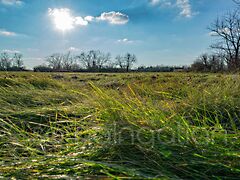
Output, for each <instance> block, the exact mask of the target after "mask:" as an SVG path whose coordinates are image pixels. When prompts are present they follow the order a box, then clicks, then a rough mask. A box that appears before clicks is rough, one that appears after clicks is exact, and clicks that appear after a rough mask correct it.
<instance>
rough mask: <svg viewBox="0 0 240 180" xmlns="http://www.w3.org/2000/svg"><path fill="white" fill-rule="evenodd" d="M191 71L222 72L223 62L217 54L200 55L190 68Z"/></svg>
mask: <svg viewBox="0 0 240 180" xmlns="http://www.w3.org/2000/svg"><path fill="white" fill-rule="evenodd" d="M191 68H192V70H194V71H200V72H218V71H223V70H224V62H223V60H222V57H221V56H219V55H218V54H211V55H208V54H206V53H205V54H202V55H201V56H199V57H198V58H197V60H196V61H195V62H194V63H193V64H192V66H191Z"/></svg>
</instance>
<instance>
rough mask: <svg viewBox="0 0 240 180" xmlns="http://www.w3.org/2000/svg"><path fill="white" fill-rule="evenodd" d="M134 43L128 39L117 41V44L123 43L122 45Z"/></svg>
mask: <svg viewBox="0 0 240 180" xmlns="http://www.w3.org/2000/svg"><path fill="white" fill-rule="evenodd" d="M133 42H134V41H132V40H129V39H127V38H124V39H119V40H117V43H122V44H131V43H133Z"/></svg>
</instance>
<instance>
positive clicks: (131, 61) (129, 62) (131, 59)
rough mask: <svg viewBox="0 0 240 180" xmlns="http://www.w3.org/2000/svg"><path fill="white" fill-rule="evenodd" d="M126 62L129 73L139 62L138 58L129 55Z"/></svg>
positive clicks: (125, 58)
mask: <svg viewBox="0 0 240 180" xmlns="http://www.w3.org/2000/svg"><path fill="white" fill-rule="evenodd" d="M124 60H125V62H126V70H127V72H129V70H130V69H131V68H132V66H133V64H134V63H136V62H137V58H136V56H135V55H134V54H130V53H127V54H126V55H125V56H124Z"/></svg>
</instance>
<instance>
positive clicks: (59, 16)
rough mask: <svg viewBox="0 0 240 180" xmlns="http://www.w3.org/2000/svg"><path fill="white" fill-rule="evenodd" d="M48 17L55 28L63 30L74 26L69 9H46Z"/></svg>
mask: <svg viewBox="0 0 240 180" xmlns="http://www.w3.org/2000/svg"><path fill="white" fill-rule="evenodd" d="M48 13H49V15H50V17H51V18H52V20H53V23H54V25H55V27H56V29H58V30H60V31H62V32H65V31H68V30H71V29H73V28H74V21H75V20H74V17H73V16H72V15H71V11H70V9H67V8H61V9H50V8H49V10H48Z"/></svg>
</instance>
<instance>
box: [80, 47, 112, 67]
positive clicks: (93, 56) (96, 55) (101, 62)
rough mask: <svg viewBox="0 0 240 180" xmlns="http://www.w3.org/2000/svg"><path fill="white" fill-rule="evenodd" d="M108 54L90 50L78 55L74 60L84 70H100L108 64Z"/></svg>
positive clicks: (109, 56)
mask: <svg viewBox="0 0 240 180" xmlns="http://www.w3.org/2000/svg"><path fill="white" fill-rule="evenodd" d="M110 58H111V55H110V53H107V54H105V53H102V52H100V51H95V50H91V51H89V52H87V53H85V52H82V53H81V54H80V55H78V56H76V59H77V60H78V61H79V62H80V63H81V64H82V65H83V66H84V67H85V68H86V69H92V70H96V69H102V68H103V67H105V66H106V65H107V64H108V63H109V62H110Z"/></svg>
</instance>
